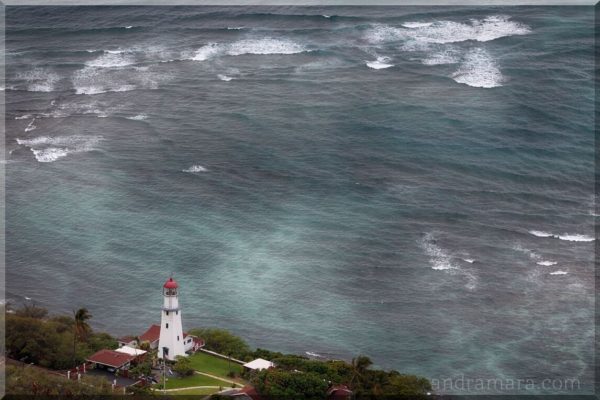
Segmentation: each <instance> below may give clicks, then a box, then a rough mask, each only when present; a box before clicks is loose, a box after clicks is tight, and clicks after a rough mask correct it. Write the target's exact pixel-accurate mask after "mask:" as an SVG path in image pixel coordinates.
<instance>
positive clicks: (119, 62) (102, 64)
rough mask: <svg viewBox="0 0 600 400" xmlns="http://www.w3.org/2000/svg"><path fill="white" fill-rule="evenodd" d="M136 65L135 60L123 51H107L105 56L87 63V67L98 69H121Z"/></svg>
mask: <svg viewBox="0 0 600 400" xmlns="http://www.w3.org/2000/svg"><path fill="white" fill-rule="evenodd" d="M133 64H135V58H134V57H133V56H132V55H131V54H127V53H125V52H124V51H122V50H116V51H110V50H105V54H103V55H101V56H100V57H98V58H95V59H93V60H90V61H87V62H86V63H85V65H87V66H88V67H97V68H121V67H126V66H129V65H133Z"/></svg>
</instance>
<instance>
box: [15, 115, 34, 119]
mask: <svg viewBox="0 0 600 400" xmlns="http://www.w3.org/2000/svg"><path fill="white" fill-rule="evenodd" d="M29 118H31V114H23V115H20V116H18V117H15V119H29Z"/></svg>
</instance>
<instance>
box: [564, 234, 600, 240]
mask: <svg viewBox="0 0 600 400" xmlns="http://www.w3.org/2000/svg"><path fill="white" fill-rule="evenodd" d="M556 237H557V238H559V239H560V240H566V241H568V242H593V241H594V240H596V239H595V238H593V237H592V236H588V235H580V234H576V233H575V234H569V233H565V234H562V235H557V236H556Z"/></svg>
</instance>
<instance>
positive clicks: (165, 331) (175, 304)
mask: <svg viewBox="0 0 600 400" xmlns="http://www.w3.org/2000/svg"><path fill="white" fill-rule="evenodd" d="M178 291H179V285H178V284H177V282H175V280H174V279H173V277H171V278H169V279H168V280H167V281H166V282H165V284H164V285H163V307H162V314H161V319H160V337H159V340H158V356H159V357H160V358H163V356H164V358H166V359H168V360H175V357H177V356H185V355H186V354H185V345H184V336H183V327H182V325H181V309H180V308H179V293H178Z"/></svg>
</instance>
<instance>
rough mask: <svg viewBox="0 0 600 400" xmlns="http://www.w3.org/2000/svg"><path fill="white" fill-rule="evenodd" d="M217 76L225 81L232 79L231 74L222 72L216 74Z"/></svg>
mask: <svg viewBox="0 0 600 400" xmlns="http://www.w3.org/2000/svg"><path fill="white" fill-rule="evenodd" d="M217 77H218V78H219V79H220V80H222V81H225V82H229V81H230V80H232V79H233V78H232V77H231V76H227V75H223V74H218V75H217Z"/></svg>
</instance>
